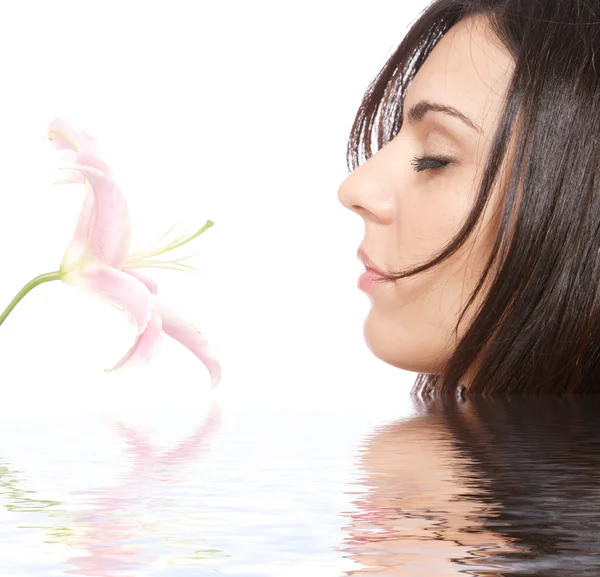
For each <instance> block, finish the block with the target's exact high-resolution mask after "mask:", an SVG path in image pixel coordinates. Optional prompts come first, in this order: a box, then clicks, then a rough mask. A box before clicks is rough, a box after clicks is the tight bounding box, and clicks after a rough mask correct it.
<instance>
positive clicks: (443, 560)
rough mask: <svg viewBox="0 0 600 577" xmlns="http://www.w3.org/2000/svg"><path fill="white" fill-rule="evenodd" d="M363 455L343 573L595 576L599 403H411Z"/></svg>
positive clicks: (599, 560) (599, 518) (598, 570)
mask: <svg viewBox="0 0 600 577" xmlns="http://www.w3.org/2000/svg"><path fill="white" fill-rule="evenodd" d="M415 403H416V405H417V406H416V409H417V413H416V416H415V417H413V418H410V419H407V420H403V421H398V422H394V423H392V424H388V425H385V426H383V427H379V428H377V429H376V430H375V431H374V432H373V433H372V434H371V435H369V436H368V437H367V439H366V441H365V443H364V444H363V446H362V449H361V451H360V459H359V461H360V463H359V466H360V469H361V471H362V473H363V477H362V479H361V482H362V483H363V484H364V485H365V486H366V487H367V490H366V491H365V492H364V494H362V495H361V496H360V498H358V499H356V500H355V501H354V504H355V506H356V508H357V510H356V511H353V512H349V513H347V514H346V516H347V517H349V518H350V524H349V525H347V526H346V531H347V532H348V535H347V537H346V538H345V539H344V541H343V546H342V547H341V549H340V550H341V551H343V552H344V553H346V554H350V556H351V558H352V559H353V560H355V561H357V562H359V563H361V564H362V565H363V566H364V569H359V570H357V571H350V572H346V573H345V575H358V574H363V573H364V574H367V573H368V574H369V575H405V576H408V575H410V576H411V577H417V576H420V575H423V576H425V575H427V576H431V575H436V576H444V575H464V574H469V575H481V576H483V575H485V576H491V575H498V576H499V575H544V576H545V577H554V576H558V575H561V576H569V577H570V576H573V575H582V574H588V575H600V549H599V546H598V535H600V484H599V481H600V467H599V465H600V419H599V415H600V399H598V397H587V398H586V397H576V398H573V397H562V398H560V397H546V398H535V397H513V398H503V399H494V398H479V399H468V400H466V401H464V402H462V401H460V400H457V401H452V400H441V399H438V400H433V401H429V402H427V403H425V402H419V401H415Z"/></svg>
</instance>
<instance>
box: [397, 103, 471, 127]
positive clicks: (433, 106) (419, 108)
mask: <svg viewBox="0 0 600 577" xmlns="http://www.w3.org/2000/svg"><path fill="white" fill-rule="evenodd" d="M430 111H431V112H444V113H445V114H449V115H450V116H454V118H458V119H459V120H461V121H462V122H464V123H465V124H466V125H467V126H469V127H470V128H473V129H474V130H476V131H477V132H481V131H482V130H481V128H480V127H479V126H477V125H476V124H475V123H474V122H473V121H472V120H471V119H470V118H469V117H468V116H467V115H466V114H463V113H462V112H461V111H460V110H457V109H456V108H453V107H452V106H447V105H446V104H440V103H438V102H429V101H428V100H421V101H420V102H417V104H415V105H414V106H413V107H412V108H411V109H410V110H409V111H408V121H409V122H410V123H411V124H416V123H417V122H421V120H423V117H424V116H425V114H427V113H428V112H430Z"/></svg>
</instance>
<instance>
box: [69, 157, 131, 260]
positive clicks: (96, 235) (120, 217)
mask: <svg viewBox="0 0 600 577" xmlns="http://www.w3.org/2000/svg"><path fill="white" fill-rule="evenodd" d="M72 155H73V160H74V161H75V163H76V164H73V165H69V166H65V167H63V168H65V169H67V170H70V171H76V172H79V173H81V174H82V175H83V176H85V178H86V179H87V181H88V182H89V184H90V185H91V188H92V190H93V192H94V217H93V223H92V226H91V229H90V233H89V235H88V241H87V242H88V246H87V252H88V253H89V254H90V255H91V256H92V257H93V258H94V260H97V261H100V262H102V263H104V264H106V265H108V266H111V267H114V268H117V269H120V268H122V266H123V264H124V263H125V261H126V260H127V254H128V252H129V246H130V241H131V223H130V220H129V210H128V208H127V203H126V202H125V198H124V197H123V194H122V193H121V191H120V189H119V188H118V187H117V185H116V183H115V181H114V180H113V179H112V177H111V176H110V173H106V172H103V170H102V168H101V166H102V164H103V163H101V161H98V159H96V158H94V157H93V156H91V155H86V154H84V153H72Z"/></svg>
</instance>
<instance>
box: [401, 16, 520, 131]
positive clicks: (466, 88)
mask: <svg viewBox="0 0 600 577" xmlns="http://www.w3.org/2000/svg"><path fill="white" fill-rule="evenodd" d="M513 69H514V61H513V59H512V57H511V56H510V54H509V53H508V50H507V49H506V48H505V47H504V46H502V44H501V42H500V40H499V39H498V38H497V37H496V36H495V35H494V33H493V32H492V31H491V29H490V28H489V25H488V24H487V22H486V21H485V19H484V18H483V17H481V16H477V17H470V18H466V19H464V20H461V21H460V22H458V23H457V24H456V25H455V26H453V27H452V28H451V29H450V30H449V31H448V32H447V33H446V34H445V35H444V36H443V37H442V38H441V39H440V40H439V42H438V43H437V44H436V46H435V47H434V49H433V50H432V51H431V53H430V54H429V56H428V57H427V59H426V60H425V62H424V63H423V65H422V67H421V68H420V69H419V71H418V72H417V74H416V75H415V77H414V79H413V81H412V82H411V84H410V86H409V88H408V90H407V93H406V99H405V109H406V110H407V109H408V108H410V107H411V106H412V105H414V104H416V103H417V102H419V101H420V100H430V101H432V102H439V103H442V104H446V105H449V106H453V107H454V108H457V109H458V110H460V111H461V112H462V113H464V114H466V115H467V116H468V117H469V118H471V120H473V121H474V122H475V123H476V124H477V125H478V126H481V127H482V129H483V131H484V132H486V131H487V130H490V129H491V128H492V126H493V125H494V124H495V121H496V118H497V115H498V113H499V111H500V109H501V107H502V105H503V103H504V99H505V97H506V92H507V90H508V86H509V83H510V79H511V75H512V72H513Z"/></svg>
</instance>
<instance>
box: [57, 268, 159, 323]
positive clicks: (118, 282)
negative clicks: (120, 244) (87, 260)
mask: <svg viewBox="0 0 600 577" xmlns="http://www.w3.org/2000/svg"><path fill="white" fill-rule="evenodd" d="M63 280H64V282H66V283H68V284H72V285H74V286H76V287H78V288H81V289H83V290H86V291H88V292H90V293H92V294H94V295H96V296H98V297H100V298H101V299H102V300H104V301H106V302H108V303H109V304H111V305H113V306H116V307H117V308H119V309H121V310H124V311H126V312H128V313H129V314H130V315H131V317H132V318H133V319H134V320H135V323H136V325H137V327H138V334H141V333H142V332H143V331H144V330H145V329H146V325H147V324H148V321H149V320H150V317H151V314H152V309H151V300H150V291H149V290H148V289H147V288H146V287H145V286H144V285H143V284H142V283H141V282H140V281H139V280H137V279H135V278H134V277H133V276H131V275H129V274H126V273H124V272H123V271H120V270H117V269H114V268H111V267H108V266H105V265H102V264H93V265H89V266H86V267H85V268H83V269H81V270H77V271H75V272H73V273H72V274H68V275H66V277H65V278H64V279H63Z"/></svg>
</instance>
